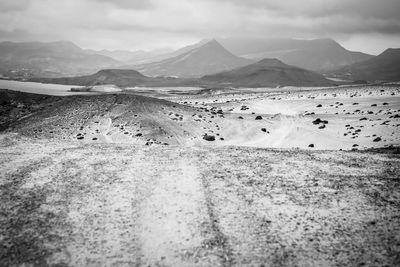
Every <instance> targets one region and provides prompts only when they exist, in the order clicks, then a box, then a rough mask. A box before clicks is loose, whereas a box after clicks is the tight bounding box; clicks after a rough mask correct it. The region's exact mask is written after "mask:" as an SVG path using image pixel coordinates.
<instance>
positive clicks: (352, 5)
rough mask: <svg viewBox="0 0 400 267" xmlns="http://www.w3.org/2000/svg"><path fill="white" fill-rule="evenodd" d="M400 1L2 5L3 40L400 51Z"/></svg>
mask: <svg viewBox="0 0 400 267" xmlns="http://www.w3.org/2000/svg"><path fill="white" fill-rule="evenodd" d="M399 11H400V0H302V1H300V0H147V1H146V0H1V1H0V40H1V41H4V40H10V41H21V42H22V41H57V40H68V41H72V42H74V43H76V44H77V45H79V46H80V47H83V48H92V49H111V50H114V49H126V50H139V49H143V50H151V49H157V48H172V49H177V48H179V47H182V46H185V45H188V44H192V43H196V42H198V41H199V40H201V39H206V38H225V37H243V38H246V37H263V38H264V37H265V38H282V37H289V38H299V39H315V38H333V39H335V40H336V41H338V42H339V43H340V44H342V45H343V46H344V47H346V48H347V49H350V50H354V51H362V52H366V53H370V54H379V53H381V52H382V51H383V50H385V49H386V48H388V47H396V48H397V47H400V15H399V14H398V13H399Z"/></svg>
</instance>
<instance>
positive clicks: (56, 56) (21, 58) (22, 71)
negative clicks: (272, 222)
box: [0, 41, 118, 78]
mask: <svg viewBox="0 0 400 267" xmlns="http://www.w3.org/2000/svg"><path fill="white" fill-rule="evenodd" d="M117 63H118V61H116V60H114V59H112V58H110V57H106V56H102V55H97V54H88V53H87V52H85V51H84V50H82V49H81V48H79V47H78V46H76V45H75V44H73V43H71V42H66V41H59V42H51V43H41V42H30V43H14V42H2V43H0V73H1V74H3V75H5V76H8V77H12V78H14V77H15V78H27V77H32V76H34V77H62V76H73V75H77V74H82V73H83V74H89V73H93V72H94V71H98V70H100V69H103V68H109V67H111V66H114V65H117Z"/></svg>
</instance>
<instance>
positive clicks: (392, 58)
mask: <svg viewBox="0 0 400 267" xmlns="http://www.w3.org/2000/svg"><path fill="white" fill-rule="evenodd" d="M332 75H333V76H335V77H339V78H342V79H350V80H366V81H400V48H397V49H393V48H390V49H387V50H385V51H384V52H383V53H382V54H380V55H378V56H376V57H374V58H371V59H369V60H367V61H364V62H359V63H356V64H352V65H350V66H346V67H343V68H341V69H338V70H336V71H333V72H332Z"/></svg>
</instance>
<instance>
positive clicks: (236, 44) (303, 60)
mask: <svg viewBox="0 0 400 267" xmlns="http://www.w3.org/2000/svg"><path fill="white" fill-rule="evenodd" d="M220 42H221V44H222V45H223V46H224V47H226V48H227V49H228V50H229V51H232V53H234V54H236V55H239V56H242V57H245V58H250V59H256V60H260V59H262V58H278V59H280V60H282V61H283V62H285V63H286V64H290V65H293V66H297V67H300V68H305V69H309V70H313V71H325V70H333V69H337V68H339V67H342V66H346V65H349V64H353V63H356V62H361V61H365V60H367V59H370V58H371V57H372V56H371V55H367V54H364V53H361V52H352V51H349V50H346V49H345V48H344V47H342V46H341V45H340V44H338V43H337V42H336V41H334V40H332V39H315V40H296V39H287V38H286V39H261V38H258V39H257V38H247V39H244V38H227V39H221V40H220Z"/></svg>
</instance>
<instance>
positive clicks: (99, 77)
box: [30, 69, 198, 87]
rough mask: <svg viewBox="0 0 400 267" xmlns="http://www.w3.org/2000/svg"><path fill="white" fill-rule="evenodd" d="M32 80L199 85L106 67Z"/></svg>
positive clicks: (58, 82) (118, 84) (101, 83)
mask: <svg viewBox="0 0 400 267" xmlns="http://www.w3.org/2000/svg"><path fill="white" fill-rule="evenodd" d="M30 81H32V82H42V83H54V84H65V85H82V86H93V85H104V84H114V85H117V86H119V87H134V86H149V87H151V86H197V85H198V82H197V80H191V79H175V78H164V77H147V76H145V75H143V74H141V73H140V72H138V71H136V70H123V69H104V70H101V71H98V72H96V73H95V74H92V75H84V76H77V77H62V78H32V79H30Z"/></svg>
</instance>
